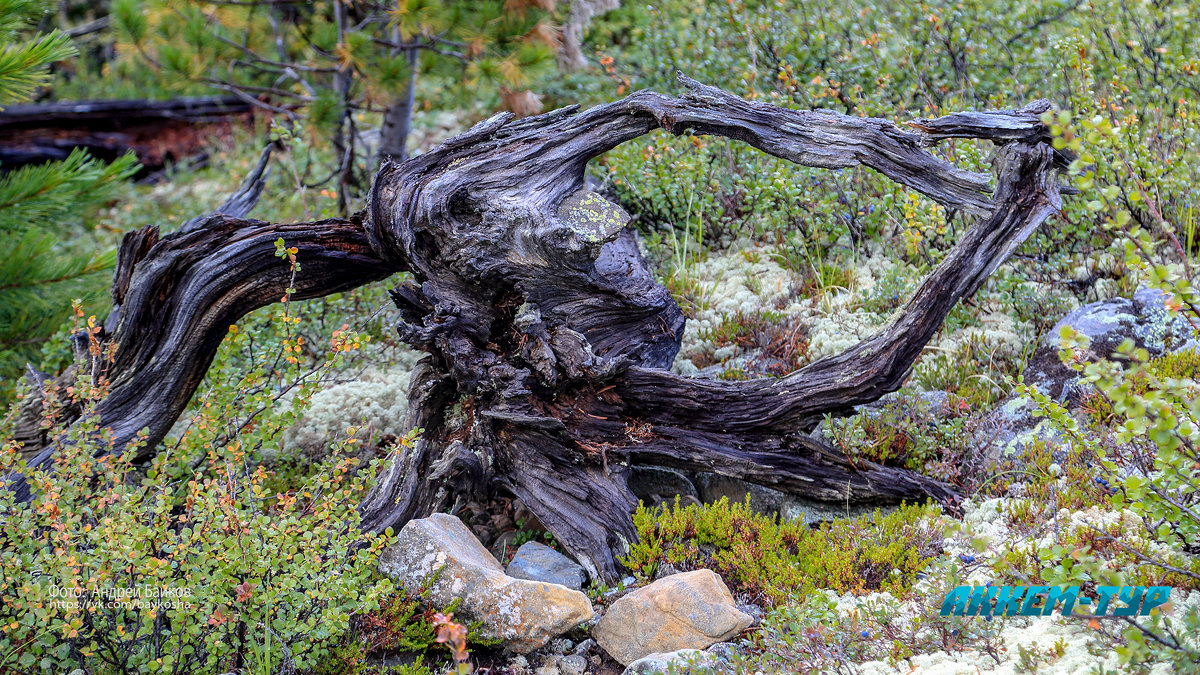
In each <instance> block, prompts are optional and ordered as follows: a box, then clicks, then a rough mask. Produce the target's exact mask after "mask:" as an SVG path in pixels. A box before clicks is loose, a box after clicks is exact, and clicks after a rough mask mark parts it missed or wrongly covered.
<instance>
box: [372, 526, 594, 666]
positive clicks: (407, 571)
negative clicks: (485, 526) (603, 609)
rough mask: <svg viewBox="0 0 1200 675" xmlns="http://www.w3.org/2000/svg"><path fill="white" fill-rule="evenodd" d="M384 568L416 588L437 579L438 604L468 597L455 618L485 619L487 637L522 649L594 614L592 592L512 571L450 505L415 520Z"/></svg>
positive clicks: (433, 597)
mask: <svg viewBox="0 0 1200 675" xmlns="http://www.w3.org/2000/svg"><path fill="white" fill-rule="evenodd" d="M379 570H380V571H381V572H383V573H384V574H386V575H387V576H389V577H391V578H392V579H394V580H396V581H398V582H400V583H402V584H404V587H405V588H406V589H407V590H408V591H409V592H411V593H416V592H419V591H420V590H421V589H422V588H424V587H425V585H426V584H431V585H430V586H429V588H430V595H429V599H430V601H431V602H432V603H433V604H434V606H437V607H445V606H447V605H449V604H450V603H452V602H454V601H455V600H461V601H462V604H461V605H459V608H458V611H457V612H456V618H460V617H461V618H462V619H466V620H470V621H478V622H480V624H481V631H482V637H485V638H498V639H500V640H503V641H504V644H505V646H507V647H509V648H510V649H512V650H513V651H515V652H528V651H532V650H534V649H538V648H539V647H543V646H545V645H546V644H547V643H548V642H549V641H550V640H551V639H552V638H554V637H556V636H558V635H561V634H563V633H565V632H567V631H568V630H571V629H572V628H575V627H576V626H578V625H580V624H581V623H584V622H586V621H588V620H590V619H591V618H592V603H591V601H590V600H588V597H587V596H586V595H584V594H583V593H580V592H579V591H577V590H572V589H570V588H567V587H566V586H563V585H561V584H554V583H546V582H542V581H530V580H526V579H517V578H515V577H512V576H509V575H507V574H505V573H504V568H502V567H501V566H500V563H499V562H498V561H497V560H496V558H494V557H493V556H492V554H491V553H489V552H488V550H487V549H486V548H484V547H483V544H481V543H479V540H478V539H476V538H475V535H474V534H473V533H472V532H471V530H470V529H468V528H467V526H466V525H464V524H463V522H462V521H461V520H459V519H458V518H456V517H454V516H451V515H447V514H444V513H436V514H434V515H432V516H430V517H428V518H421V519H417V520H412V521H409V523H408V524H407V525H405V526H404V528H403V529H402V530H400V534H399V535H398V536H397V537H396V541H395V543H393V544H392V545H391V546H390V547H389V548H388V549H387V550H386V551H385V552H384V553H383V555H381V556H380V558H379ZM431 579H432V582H431V581H430V580H431Z"/></svg>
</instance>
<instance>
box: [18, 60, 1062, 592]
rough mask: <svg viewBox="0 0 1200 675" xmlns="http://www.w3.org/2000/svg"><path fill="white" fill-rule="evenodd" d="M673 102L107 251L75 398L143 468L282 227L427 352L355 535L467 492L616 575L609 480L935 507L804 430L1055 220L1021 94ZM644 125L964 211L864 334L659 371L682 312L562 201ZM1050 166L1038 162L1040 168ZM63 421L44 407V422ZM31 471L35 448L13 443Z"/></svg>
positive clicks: (924, 337) (320, 269) (540, 122)
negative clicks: (270, 216) (854, 111)
mask: <svg viewBox="0 0 1200 675" xmlns="http://www.w3.org/2000/svg"><path fill="white" fill-rule="evenodd" d="M680 81H681V82H682V84H683V85H684V86H685V87H686V88H687V89H688V90H689V91H688V93H687V94H685V95H684V96H682V97H680V98H671V97H667V96H663V95H660V94H657V93H653V92H639V93H636V94H633V95H632V96H630V97H628V98H626V99H623V100H621V101H617V102H614V103H611V104H607V105H602V106H597V107H595V108H592V109H590V110H587V111H579V110H577V109H576V108H574V107H572V108H565V109H562V110H557V111H554V112H551V113H548V114H545V115H541V116H537V117H531V118H527V119H522V120H517V119H514V118H513V116H512V115H510V114H500V115H496V116H494V117H492V118H490V119H488V120H486V121H485V122H482V123H480V124H479V125H477V126H476V127H474V128H473V129H471V130H470V131H468V132H466V133H464V134H462V135H460V136H458V137H456V138H453V139H451V140H449V141H447V142H446V143H444V144H443V145H442V146H440V147H439V148H437V149H436V150H434V151H432V152H429V153H427V154H425V155H421V156H419V157H415V158H413V159H410V160H408V161H406V162H404V163H401V164H386V165H384V166H383V167H382V168H381V169H380V171H379V174H378V175H377V176H376V179H375V183H374V186H373V188H372V190H371V194H370V198H369V202H368V207H367V209H366V211H364V212H363V213H362V214H359V215H358V216H356V217H355V218H352V219H350V220H346V221H341V220H331V221H321V222H318V223H302V224H294V225H276V224H270V223H263V222H258V221H249V220H242V219H240V218H235V217H231V216H228V215H220V214H217V215H213V216H210V217H208V218H207V219H204V220H201V221H197V222H195V223H193V224H192V226H191V227H190V228H188V229H186V231H182V232H179V233H177V234H173V235H170V236H167V237H163V238H162V239H161V240H160V239H159V238H158V234H157V229H154V228H147V229H145V230H141V231H139V232H135V233H131V234H130V235H128V236H127V237H126V240H125V243H124V244H123V246H122V251H121V263H120V265H119V268H118V272H117V277H116V282H115V284H114V300H116V304H117V306H118V309H117V311H116V312H114V317H113V318H110V321H109V322H108V324H107V325H106V332H105V333H104V335H103V336H102V339H104V340H106V341H109V342H113V343H115V344H116V345H117V347H116V357H115V360H114V362H113V363H112V365H111V367H110V368H109V371H108V377H110V378H111V380H112V382H113V386H112V391H113V393H112V395H110V397H109V398H108V400H106V401H105V402H104V403H103V404H102V405H101V407H100V410H99V413H98V414H99V415H100V418H101V421H102V423H103V424H106V425H109V426H111V427H112V429H113V432H114V438H115V444H116V446H117V447H121V446H123V445H125V444H128V443H129V442H130V441H131V440H132V439H133V438H134V436H135V435H136V434H137V433H138V431H139V430H143V429H145V430H146V431H147V432H148V434H147V441H148V442H147V443H146V444H145V445H143V446H142V447H143V448H144V450H143V452H144V453H146V454H147V455H148V454H149V453H151V452H152V451H153V448H154V446H155V444H156V443H157V442H158V441H159V440H161V439H162V437H163V435H164V434H165V433H166V431H167V429H168V428H169V427H170V425H171V424H172V423H173V422H174V420H175V419H176V418H177V417H178V416H179V414H180V413H181V412H182V411H183V409H184V407H185V406H186V404H187V402H188V400H189V399H190V397H191V395H192V393H193V392H194V390H195V389H196V387H197V386H198V384H199V382H200V380H201V378H202V376H203V374H204V372H205V371H206V370H207V368H208V366H209V364H210V363H211V361H212V358H213V355H214V354H215V352H216V349H217V345H218V344H219V342H220V340H221V336H222V335H224V333H225V332H226V329H227V327H228V325H229V324H230V323H231V322H234V321H236V320H237V319H238V318H239V317H240V316H242V315H244V314H245V313H246V312H249V311H251V310H252V309H254V308H256V307H260V306H263V305H265V304H269V303H270V302H273V301H275V300H277V299H278V298H279V297H280V295H282V293H283V289H284V287H285V285H286V284H287V277H286V274H285V272H286V270H285V269H283V268H282V267H281V266H280V265H279V264H278V262H277V259H275V258H274V244H273V242H274V240H275V239H276V238H278V237H280V236H282V237H283V238H284V239H285V240H286V241H287V242H288V244H289V245H295V246H298V247H299V248H300V249H301V253H300V257H301V259H303V260H304V271H303V274H302V275H301V276H300V278H298V279H297V287H298V294H297V296H298V297H312V296H317V295H321V294H325V293H332V292H336V291H340V290H344V289H346V288H350V287H353V286H357V285H361V284H364V283H367V282H370V281H373V280H377V279H380V278H383V277H385V276H386V275H388V274H390V273H392V272H395V271H399V270H407V271H408V272H410V273H411V275H412V280H411V281H410V282H409V283H406V284H404V285H403V286H401V287H399V288H396V289H394V290H393V292H392V296H393V298H394V300H395V302H396V305H397V307H398V308H399V313H400V321H399V325H398V330H399V333H400V336H401V337H402V338H403V339H404V340H405V341H406V342H408V343H409V344H411V345H413V346H414V347H416V348H419V349H421V350H423V351H425V352H427V353H428V356H427V357H426V358H425V359H423V360H422V361H421V363H420V365H419V367H418V369H417V371H416V372H415V373H414V375H413V382H412V386H411V393H410V411H409V417H408V420H407V424H408V425H409V426H410V427H419V428H422V429H424V430H425V431H424V433H423V434H422V436H421V437H420V439H419V441H418V442H417V444H416V445H415V447H413V448H412V449H411V450H407V451H405V450H401V451H397V453H396V454H395V456H394V457H393V458H392V460H391V464H390V467H389V468H388V469H387V470H386V471H385V472H383V473H382V474H381V475H380V476H379V478H378V483H377V485H376V486H375V487H374V489H373V490H372V492H371V493H370V494H369V495H368V496H367V498H366V499H365V501H364V503H363V505H362V513H363V516H364V527H366V528H369V529H372V530H381V529H383V528H386V527H389V526H391V527H398V526H400V525H403V524H404V523H405V522H407V521H408V520H409V519H412V518H416V517H421V516H424V515H428V514H429V513H432V512H435V511H441V510H446V509H453V508H454V507H455V505H456V504H458V503H461V502H462V501H466V500H471V499H474V498H477V497H479V496H482V495H487V494H497V493H507V494H510V495H513V496H516V497H519V498H520V499H521V500H522V501H523V502H524V503H525V504H526V505H527V506H528V508H529V509H530V510H531V511H532V512H533V513H534V514H535V515H536V516H537V517H538V518H539V519H540V520H541V521H542V523H543V524H545V525H546V526H547V527H548V528H549V530H550V531H551V532H552V533H553V534H554V536H555V537H556V538H557V539H558V541H559V542H561V543H562V544H563V545H564V546H565V547H566V548H567V549H568V550H570V551H571V552H572V553H574V554H575V556H576V557H577V558H579V560H580V561H581V562H582V563H583V564H584V565H585V566H586V567H587V568H588V570H589V572H591V573H592V575H593V576H597V577H600V578H605V579H611V578H613V577H614V576H616V575H617V574H618V565H617V562H616V559H615V557H614V556H615V555H619V554H620V552H621V551H622V549H623V547H624V545H625V543H626V542H628V541H629V540H630V539H632V538H633V537H634V530H633V526H632V522H631V519H630V514H631V513H632V511H633V510H634V508H635V506H636V503H637V500H636V499H635V497H634V496H633V495H632V493H631V492H630V490H629V488H628V487H627V485H626V482H627V478H628V476H629V467H630V466H633V465H657V466H668V467H676V468H682V469H691V470H702V471H710V472H715V473H719V474H723V475H727V476H733V477H737V478H742V479H745V480H748V481H751V482H755V483H759V484H762V485H767V486H770V487H774V488H777V489H780V490H784V491H787V492H791V493H795V494H800V495H804V496H806V497H808V498H811V499H816V500H822V501H830V502H837V503H844V502H846V501H853V502H856V503H864V502H865V503H879V504H887V503H896V502H899V501H901V500H916V499H922V498H926V497H932V498H934V499H936V500H939V501H942V502H947V501H950V500H952V499H953V498H954V493H953V491H952V490H951V489H950V488H949V487H948V486H946V485H944V484H942V483H939V482H937V481H934V480H931V479H929V478H926V477H923V476H920V475H918V474H915V473H912V472H908V471H904V470H900V469H893V468H887V467H882V466H878V465H874V464H869V463H866V464H864V463H861V462H860V463H857V464H856V465H852V464H851V463H850V462H848V461H847V460H846V459H845V458H844V457H842V456H840V455H839V454H838V453H835V452H833V451H831V450H830V449H828V448H827V447H824V446H823V445H822V444H820V443H819V442H818V441H816V440H814V439H813V438H812V437H810V436H809V435H808V434H807V432H809V431H810V430H811V429H812V428H813V427H814V426H815V425H816V423H817V422H818V421H820V419H821V418H822V417H823V416H825V415H826V414H834V415H843V414H846V413H848V412H850V411H851V410H852V409H853V407H854V406H856V405H859V404H862V403H866V402H869V401H872V400H875V399H878V398H879V397H881V396H883V395H884V394H886V393H888V392H891V391H895V390H896V389H898V388H899V387H900V386H901V384H902V383H903V382H904V380H905V378H906V377H907V376H908V373H909V372H910V370H911V368H912V365H913V362H914V361H915V360H916V358H917V357H918V355H919V354H920V352H921V350H922V349H923V348H924V346H925V345H926V344H927V342H928V341H929V340H930V338H931V337H932V336H933V335H934V333H935V332H936V331H937V329H938V328H939V326H941V324H942V321H943V320H944V319H945V317H946V314H947V313H948V312H949V311H950V309H951V308H952V307H953V306H954V304H955V303H956V302H958V300H960V299H961V298H964V297H968V296H970V295H971V294H972V293H974V292H975V291H976V290H977V289H978V288H979V287H980V285H981V284H982V283H983V282H984V281H985V280H986V278H987V277H988V275H989V274H991V273H992V272H993V271H994V270H995V269H996V267H997V266H999V265H1000V264H1001V263H1002V262H1003V261H1004V260H1005V259H1007V257H1008V256H1009V255H1010V254H1011V253H1012V252H1013V250H1014V249H1015V248H1016V247H1017V246H1018V245H1019V244H1020V243H1021V241H1023V240H1024V239H1025V238H1026V237H1027V236H1029V234H1030V233H1031V232H1032V231H1033V230H1034V229H1035V228H1036V227H1037V226H1038V225H1039V224H1041V223H1042V222H1043V221H1045V220H1046V218H1047V217H1049V216H1050V215H1051V214H1053V213H1054V212H1055V211H1057V210H1058V209H1059V208H1060V200H1059V186H1058V184H1057V182H1056V179H1055V167H1054V164H1055V161H1056V157H1055V154H1054V152H1053V151H1052V150H1051V148H1050V147H1049V145H1047V144H1046V143H1045V140H1046V130H1045V128H1044V127H1043V126H1042V125H1041V123H1040V122H1039V121H1038V113H1040V112H1043V111H1045V110H1047V109H1048V108H1049V104H1048V103H1046V102H1044V101H1041V102H1037V103H1035V104H1032V105H1030V106H1027V107H1026V108H1023V109H1020V110H1015V111H999V112H987V113H958V114H955V115H950V116H948V117H943V118H940V119H937V120H920V121H917V122H915V123H914V126H915V127H916V128H917V129H918V130H920V131H921V132H922V134H913V133H910V132H905V131H901V130H900V129H898V128H896V127H895V126H894V125H893V124H892V123H890V122H888V121H885V120H879V119H862V118H855V117H848V116H845V115H840V114H837V113H832V112H823V111H811V112H809V111H794V110H785V109H782V108H778V107H775V106H771V105H767V104H763V103H755V102H748V101H744V100H742V99H739V98H737V97H734V96H730V95H729V94H726V93H724V92H722V91H720V90H718V89H715V88H712V87H708V86H705V85H701V84H699V83H697V82H694V81H692V80H690V79H688V78H685V77H683V76H680ZM658 128H662V129H665V130H667V131H669V132H672V133H675V134H684V133H694V134H709V135H717V136H725V137H728V138H733V139H737V140H740V141H744V142H746V143H749V144H751V145H753V146H754V147H756V148H759V149H760V150H762V151H764V152H768V153H770V154H772V155H776V156H778V157H782V158H785V159H788V160H791V161H794V162H797V163H799V164H803V165H806V166H813V167H821V168H844V167H852V166H856V165H864V166H867V167H870V168H872V169H874V170H876V171H878V172H880V173H882V174H883V175H885V176H888V177H889V178H891V179H893V180H895V181H897V182H898V183H901V184H903V185H905V186H907V187H909V188H912V189H915V190H917V191H919V192H921V193H922V194H925V195H927V196H929V197H930V198H932V199H934V200H936V201H938V202H940V203H942V204H944V205H946V206H947V207H951V208H955V209H958V210H960V211H963V212H967V213H970V214H974V215H976V216H978V220H977V222H976V223H975V225H974V226H972V227H971V228H970V229H969V230H968V231H967V232H966V234H965V235H964V236H963V239H962V241H961V242H960V243H959V244H958V246H957V247H956V248H955V249H954V250H953V251H952V252H951V253H950V254H949V255H948V256H947V257H946V259H945V261H944V262H943V263H942V264H941V265H940V266H939V267H938V268H937V269H936V270H935V271H933V272H932V273H931V274H930V275H929V276H928V278H926V279H925V280H924V282H923V283H922V284H921V286H920V287H919V288H918V290H917V291H916V293H915V294H914V296H913V297H912V299H911V300H910V301H909V302H908V304H907V305H906V306H905V308H904V309H903V311H902V312H901V313H900V314H899V315H898V318H896V319H895V320H894V322H893V323H892V324H891V325H890V326H888V327H887V328H886V329H885V330H883V331H882V332H881V333H879V334H878V335H876V336H875V337H873V338H871V339H868V340H865V341H863V342H862V343H860V344H858V345H857V346H855V347H853V348H851V349H848V350H847V351H845V352H843V353H841V354H838V355H836V356H833V357H830V358H826V359H822V360H820V361H817V362H815V363H812V364H810V365H808V366H806V367H804V368H802V369H800V370H798V371H796V372H794V373H792V374H790V375H787V376H785V377H781V378H778V379H761V380H750V381H743V382H719V381H712V380H704V379H693V378H687V377H681V376H678V375H675V374H672V373H671V372H670V371H669V370H667V368H668V367H669V365H670V363H671V361H672V359H673V358H674V356H675V353H676V351H677V350H678V348H679V341H680V337H681V335H682V330H683V325H684V317H683V314H682V312H681V311H680V309H679V307H678V306H677V305H676V303H675V302H674V300H673V299H672V297H671V295H670V293H668V292H667V290H666V289H665V288H664V287H663V286H662V285H661V284H659V283H658V282H657V281H655V279H654V277H653V274H652V273H651V271H650V270H649V269H648V268H647V266H646V264H645V262H644V261H643V259H642V258H641V256H640V254H639V252H638V249H637V246H636V244H635V241H634V238H633V235H632V234H631V233H630V232H629V231H628V230H627V229H626V223H627V221H628V216H627V215H626V214H625V212H624V211H623V210H622V209H621V208H620V207H619V206H617V205H615V204H613V203H611V202H609V201H608V200H606V199H605V198H603V197H602V196H600V195H598V194H595V193H592V192H588V191H587V190H586V189H585V187H584V168H585V166H586V164H587V162H588V161H589V160H590V159H592V158H594V157H596V156H598V155H600V154H603V153H604V152H606V151H608V150H610V149H611V148H613V147H615V146H617V145H619V144H620V143H623V142H625V141H629V140H631V139H634V138H637V137H638V136H641V135H643V134H646V133H648V132H650V131H652V130H654V129H658ZM949 137H970V138H983V139H991V140H993V141H995V142H996V143H997V145H998V146H999V149H998V152H997V157H996V165H997V177H996V185H995V188H994V190H993V189H992V188H991V184H992V183H991V178H990V177H989V176H987V175H981V174H976V173H972V172H968V171H964V170H961V169H959V168H957V167H955V166H953V165H951V164H949V163H946V162H944V161H942V160H940V159H938V158H936V157H934V156H933V155H931V154H929V153H928V152H926V151H925V150H923V149H922V145H923V144H925V143H931V142H933V141H934V140H935V139H941V138H949ZM1059 159H1060V160H1061V158H1059ZM64 414H67V415H69V413H64ZM27 442H28V443H29V444H30V445H31V446H33V448H34V449H35V450H37V451H38V452H37V455H36V458H35V460H34V462H33V464H35V465H36V464H44V463H45V462H46V461H47V460H48V459H49V458H50V456H51V455H52V453H53V448H54V445H55V443H56V441H55V439H46V438H33V437H30V438H28V439H27Z"/></svg>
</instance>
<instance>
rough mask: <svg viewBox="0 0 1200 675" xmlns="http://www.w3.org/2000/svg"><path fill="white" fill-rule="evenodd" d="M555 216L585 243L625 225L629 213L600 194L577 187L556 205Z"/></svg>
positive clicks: (607, 236) (600, 239) (596, 241)
mask: <svg viewBox="0 0 1200 675" xmlns="http://www.w3.org/2000/svg"><path fill="white" fill-rule="evenodd" d="M558 217H559V219H560V220H562V221H563V222H565V223H567V225H569V226H570V227H571V229H572V230H574V231H575V232H577V233H578V234H579V237H580V238H581V239H583V240H584V241H586V242H590V243H599V242H601V241H604V240H606V239H608V238H610V237H611V236H613V235H614V234H616V233H617V232H619V231H621V228H623V227H625V224H626V223H628V222H629V214H628V213H626V212H625V209H623V208H621V207H620V206H618V205H617V204H614V203H612V202H610V201H608V200H607V199H605V198H604V197H602V196H600V195H599V194H596V193H595V192H591V191H590V190H580V191H578V192H576V193H575V194H573V195H571V196H569V197H567V198H566V199H564V200H563V201H562V203H561V204H559V205H558Z"/></svg>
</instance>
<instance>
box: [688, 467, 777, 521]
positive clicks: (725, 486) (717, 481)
mask: <svg viewBox="0 0 1200 675" xmlns="http://www.w3.org/2000/svg"><path fill="white" fill-rule="evenodd" d="M696 488H697V491H698V492H699V496H700V501H702V502H704V503H705V504H712V503H714V502H718V501H720V500H721V498H722V497H724V498H726V499H728V500H729V501H730V502H731V503H741V502H744V501H746V495H750V508H751V509H754V510H755V511H757V512H758V513H765V514H767V515H774V514H776V513H779V507H780V506H782V505H783V500H784V497H785V496H786V495H784V493H782V492H780V491H779V490H773V489H771V488H769V487H763V486H762V485H755V484H754V483H747V482H746V481H744V480H740V479H737V478H730V477H729V476H722V475H720V474H716V473H698V474H696Z"/></svg>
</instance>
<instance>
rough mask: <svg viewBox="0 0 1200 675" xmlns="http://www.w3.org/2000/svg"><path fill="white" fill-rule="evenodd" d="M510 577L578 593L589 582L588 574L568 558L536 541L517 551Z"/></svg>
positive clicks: (510, 564)
mask: <svg viewBox="0 0 1200 675" xmlns="http://www.w3.org/2000/svg"><path fill="white" fill-rule="evenodd" d="M508 576H510V577H516V578H517V579H529V580H530V581H545V582H546V583H549V584H561V585H563V586H566V587H567V588H571V589H574V590H576V591H578V590H579V589H581V588H583V583H584V582H585V581H587V572H584V571H583V567H582V566H580V565H578V564H576V563H575V562H573V561H572V560H571V559H570V558H568V557H567V556H565V555H563V554H561V553H559V552H558V551H555V550H554V549H552V548H550V547H549V546H546V545H545V544H541V543H538V542H536V541H530V542H526V543H524V544H522V545H521V548H518V549H517V553H516V555H514V556H513V559H512V562H510V563H509V564H508Z"/></svg>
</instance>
